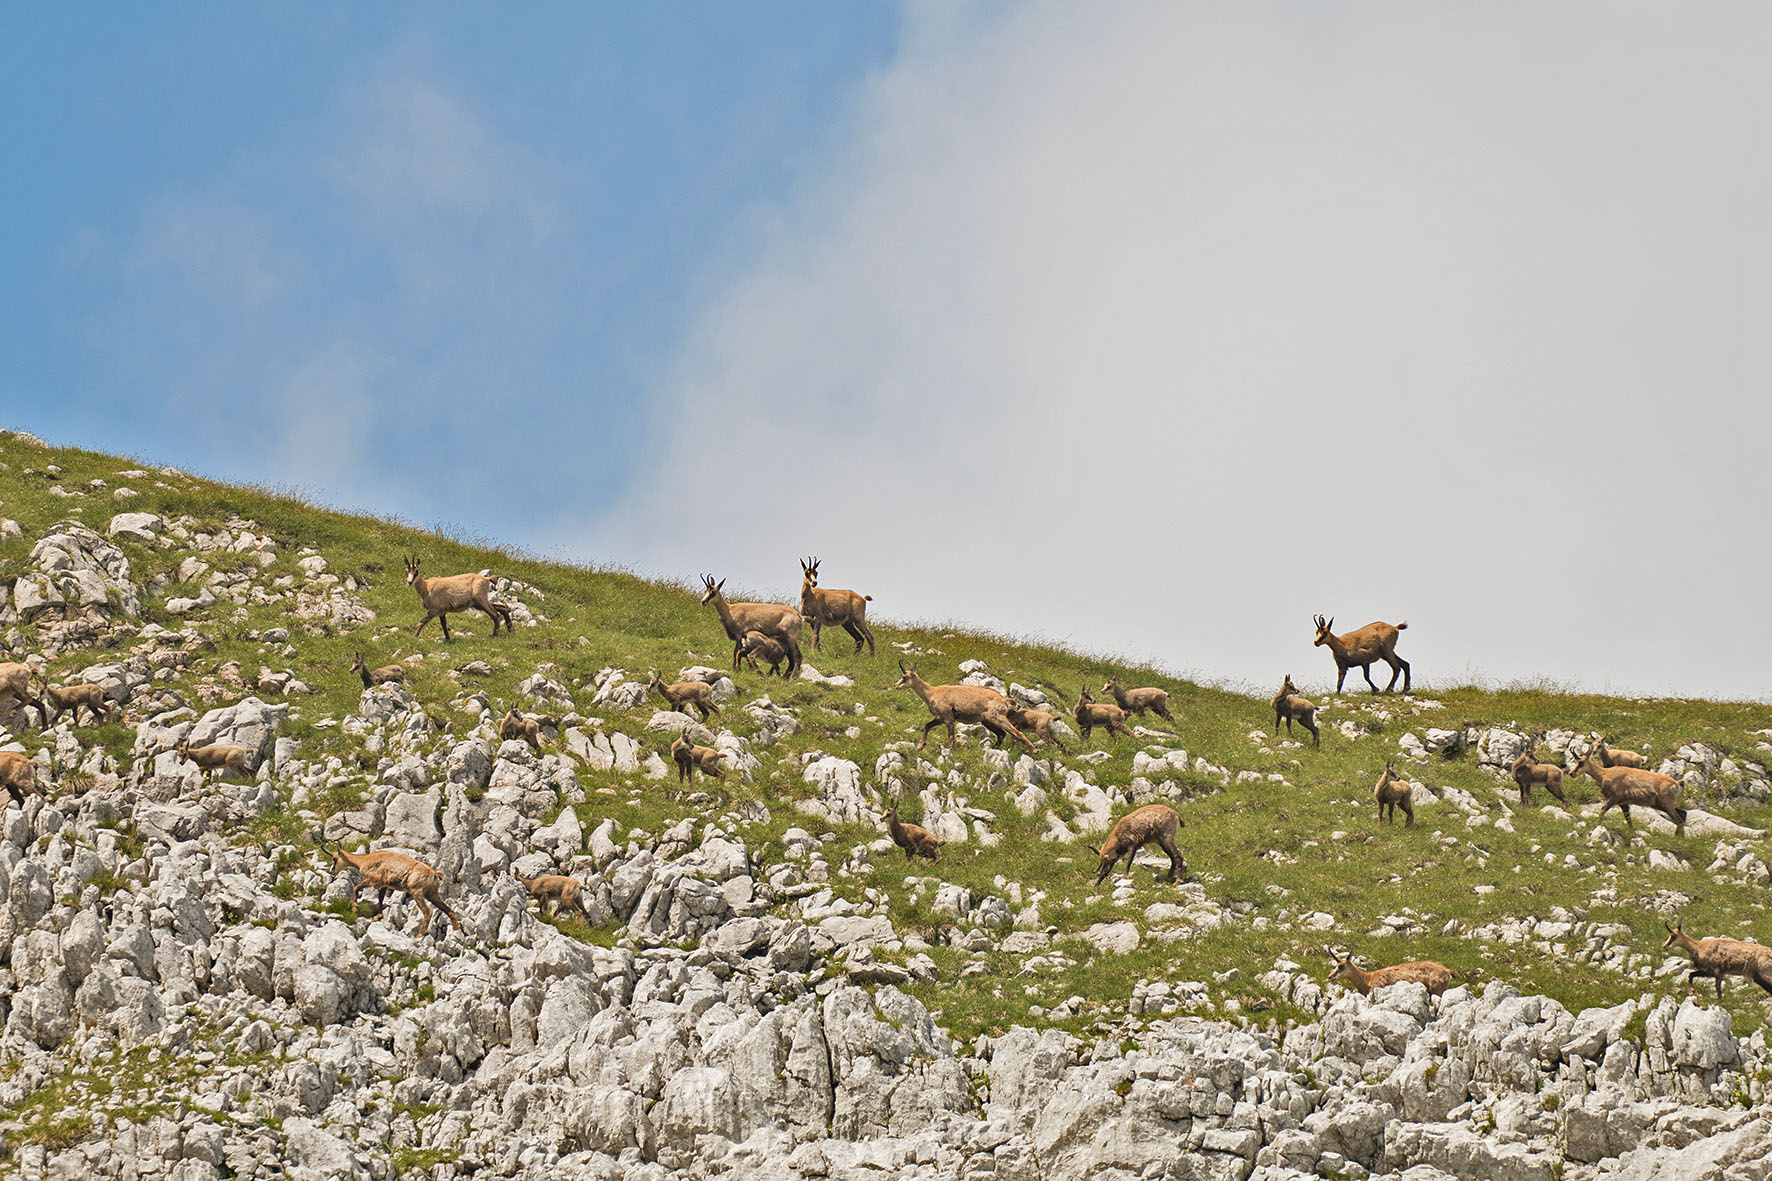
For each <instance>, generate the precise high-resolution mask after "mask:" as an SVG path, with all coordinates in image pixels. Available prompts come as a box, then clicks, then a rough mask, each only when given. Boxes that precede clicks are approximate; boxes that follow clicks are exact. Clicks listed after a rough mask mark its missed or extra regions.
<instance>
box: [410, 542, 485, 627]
mask: <svg viewBox="0 0 1772 1181" xmlns="http://www.w3.org/2000/svg"><path fill="white" fill-rule="evenodd" d="M402 560H403V561H404V562H405V563H406V585H407V586H410V587H411V588H412V589H413V590H415V591H417V592H418V598H419V601H420V602H421V603H423V604H424V607H425V617H424V618H423V619H421V620H419V621H418V626H417V627H415V628H413V629H412V634H413V635H415V636H416V635H417V634H418V633H419V632H421V631H423V630H425V624H427V623H429V622H430V621H431V620H433V619H435V620H436V621H437V622H438V623H440V624H442V625H443V639H444V640H445V641H447V640H448V639H449V616H450V614H451V613H452V612H456V611H483V612H485V613H486V618H488V619H490V620H492V634H493V635H495V636H496V635H497V634H498V625H499V623H500V622H501V621H502V622H503V623H504V625H505V634H506V635H509V634H510V633H511V609H510V608H509V607H507V606H505V605H504V604H503V603H500V602H497V601H495V600H494V599H493V597H492V579H490V578H488V577H486V576H485V575H484V574H453V575H451V576H450V577H448V578H420V577H419V576H418V563H419V559H417V558H404V559H402Z"/></svg>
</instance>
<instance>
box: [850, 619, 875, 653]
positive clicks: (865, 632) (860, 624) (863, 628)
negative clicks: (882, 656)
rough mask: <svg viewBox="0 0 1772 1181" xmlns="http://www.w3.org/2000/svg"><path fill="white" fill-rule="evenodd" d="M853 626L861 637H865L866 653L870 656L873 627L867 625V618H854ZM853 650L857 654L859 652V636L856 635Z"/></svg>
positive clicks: (872, 649)
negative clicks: (866, 643)
mask: <svg viewBox="0 0 1772 1181" xmlns="http://www.w3.org/2000/svg"><path fill="white" fill-rule="evenodd" d="M855 626H856V628H857V629H858V630H859V631H860V632H861V635H862V637H865V638H866V639H867V642H868V655H869V656H872V655H873V654H874V629H873V628H871V627H869V626H868V623H867V620H865V619H858V620H856V621H855ZM855 652H856V655H858V656H859V655H860V654H861V638H860V637H858V638H857V639H856V641H855Z"/></svg>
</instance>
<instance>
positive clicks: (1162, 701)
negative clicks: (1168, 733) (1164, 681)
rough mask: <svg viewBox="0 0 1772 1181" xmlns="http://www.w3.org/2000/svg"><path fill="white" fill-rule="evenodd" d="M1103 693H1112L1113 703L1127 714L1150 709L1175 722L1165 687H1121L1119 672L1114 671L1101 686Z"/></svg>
mask: <svg viewBox="0 0 1772 1181" xmlns="http://www.w3.org/2000/svg"><path fill="white" fill-rule="evenodd" d="M1101 691H1102V692H1103V693H1111V694H1113V698H1114V704H1115V705H1117V706H1119V707H1120V708H1121V709H1122V710H1124V711H1125V712H1126V714H1127V715H1128V716H1130V715H1132V714H1141V713H1144V712H1145V711H1147V710H1148V711H1150V712H1151V713H1154V714H1156V715H1157V716H1158V717H1160V718H1165V719H1167V720H1168V722H1169V724H1170V725H1174V724H1175V716H1174V715H1173V714H1171V713H1170V712H1169V691H1168V690H1167V689H1122V688H1120V674H1119V673H1115V674H1114V675H1113V676H1111V677H1109V678H1108V679H1107V684H1105V685H1103V686H1102V687H1101Z"/></svg>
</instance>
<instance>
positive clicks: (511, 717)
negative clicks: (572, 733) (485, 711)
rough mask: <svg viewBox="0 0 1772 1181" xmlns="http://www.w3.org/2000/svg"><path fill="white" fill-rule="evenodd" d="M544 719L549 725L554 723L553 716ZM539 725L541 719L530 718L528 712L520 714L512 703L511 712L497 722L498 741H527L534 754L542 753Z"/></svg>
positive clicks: (540, 725) (540, 724)
mask: <svg viewBox="0 0 1772 1181" xmlns="http://www.w3.org/2000/svg"><path fill="white" fill-rule="evenodd" d="M546 720H547V722H548V724H549V725H553V724H554V719H553V718H548V719H546ZM541 727H542V719H540V718H532V717H530V716H529V715H528V714H520V713H518V712H517V707H516V706H514V705H513V706H512V707H511V712H510V713H508V714H506V715H505V716H504V718H503V720H502V721H500V722H499V724H498V738H499V741H500V742H509V741H511V740H512V739H515V740H516V741H518V742H527V743H528V744H529V745H530V747H531V748H533V749H534V751H535V753H536V754H538V755H539V754H543V753H545V752H544V751H543V750H542V748H541Z"/></svg>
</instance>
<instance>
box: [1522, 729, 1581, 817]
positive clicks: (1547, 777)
mask: <svg viewBox="0 0 1772 1181" xmlns="http://www.w3.org/2000/svg"><path fill="white" fill-rule="evenodd" d="M1543 738H1544V731H1542V730H1540V731H1539V732H1538V733H1537V734H1534V735H1533V736H1532V739H1531V741H1529V742H1528V743H1527V744H1526V749H1525V750H1522V751H1521V752H1520V757H1519V758H1517V759H1515V760H1514V765H1513V766H1512V767H1511V768H1510V770H1512V772H1513V776H1514V782H1515V783H1517V784H1519V785H1520V806H1521V807H1522V808H1523V807H1525V806H1526V805H1528V804H1530V803H1531V802H1532V785H1533V784H1534V783H1542V784H1544V789H1545V790H1546V791H1548V792H1550V793H1551V794H1552V795H1553V796H1556V797H1557V800H1558V802H1559V803H1564V804H1567V803H1568V802H1569V797H1568V796H1565V795H1564V794H1563V769H1562V768H1561V767H1559V766H1557V765H1556V764H1555V763H1541V762H1539V761H1538V760H1537V759H1535V758H1533V757H1532V748H1533V747H1535V746H1537V745H1538V743H1539V742H1540V741H1541V740H1542V739H1543Z"/></svg>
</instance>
